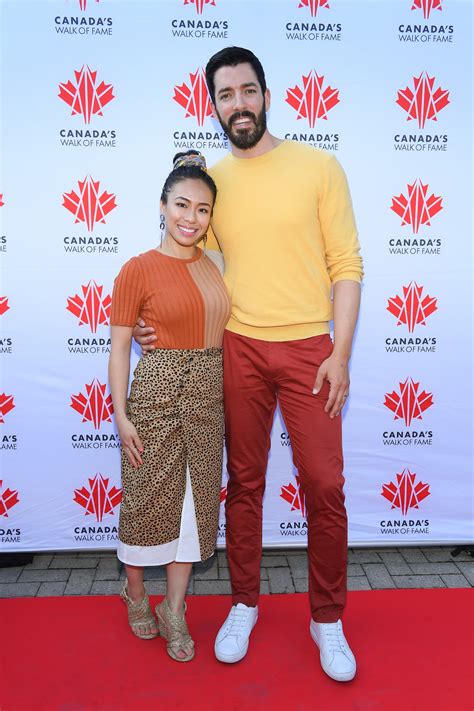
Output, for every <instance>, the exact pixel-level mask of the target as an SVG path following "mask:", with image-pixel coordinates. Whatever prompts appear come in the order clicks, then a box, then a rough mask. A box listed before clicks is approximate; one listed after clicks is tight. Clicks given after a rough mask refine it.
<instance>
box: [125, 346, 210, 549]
mask: <svg viewBox="0 0 474 711" xmlns="http://www.w3.org/2000/svg"><path fill="white" fill-rule="evenodd" d="M127 416H128V417H129V419H130V420H131V421H132V422H133V424H134V425H135V427H136V428H137V432H138V435H139V437H140V439H141V441H142V444H143V446H144V452H143V455H142V460H143V464H142V465H141V466H140V467H139V468H138V469H133V468H132V467H131V465H130V464H129V462H128V459H127V457H126V455H125V453H124V452H123V451H122V486H123V497H122V504H121V508H120V523H119V538H120V540H121V541H122V542H123V543H126V544H128V545H134V546H156V545H160V544H162V543H169V542H170V541H173V540H174V539H176V538H178V537H179V532H180V524H181V512H182V508H183V501H184V493H185V489H186V467H187V466H189V472H190V476H191V484H192V491H193V498H194V507H195V511H196V519H197V529H198V534H199V544H200V552H201V559H202V560H205V559H206V558H209V557H210V556H211V555H212V554H213V553H214V549H215V543H216V536H217V523H218V515H219V503H220V502H219V493H220V484H221V477H222V459H223V441H224V411H223V392H222V349H221V348H206V349H191V350H165V349H157V350H155V351H152V352H151V353H148V354H146V355H144V356H143V357H142V358H141V359H140V361H139V362H138V365H137V367H136V369H135V372H134V378H133V381H132V385H131V388H130V396H129V398H128V400H127Z"/></svg>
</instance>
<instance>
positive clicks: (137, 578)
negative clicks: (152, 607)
mask: <svg viewBox="0 0 474 711" xmlns="http://www.w3.org/2000/svg"><path fill="white" fill-rule="evenodd" d="M125 572H126V574H127V594H128V596H129V598H130V599H131V600H133V602H140V601H141V600H143V598H144V597H145V586H144V584H143V568H141V567H138V566H136V565H125ZM156 629H157V626H156V623H153V622H147V623H143V625H140V633H141V634H153V632H155V631H156Z"/></svg>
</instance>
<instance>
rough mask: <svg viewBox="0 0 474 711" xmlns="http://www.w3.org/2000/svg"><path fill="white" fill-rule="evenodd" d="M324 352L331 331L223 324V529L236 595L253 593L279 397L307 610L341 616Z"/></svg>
mask: <svg viewBox="0 0 474 711" xmlns="http://www.w3.org/2000/svg"><path fill="white" fill-rule="evenodd" d="M331 352H332V341H331V339H330V337H329V335H322V336H314V337H313V338H306V339H302V340H297V341H285V342H268V341H261V340H257V339H254V338H248V337H246V336H240V335H237V334H235V333H231V332H230V331H225V335H224V404H225V422H226V447H227V468H228V473H229V482H228V488H227V500H226V524H227V526H226V538H227V557H228V561H229V571H230V578H231V583H232V601H233V604H234V605H236V604H237V603H239V602H242V603H244V604H245V605H249V606H251V607H253V606H255V605H256V604H257V602H258V596H259V590H260V562H261V554H262V501H263V494H264V491H265V476H266V470H267V460H268V452H269V450H270V433H271V429H272V424H273V414H274V412H275V407H276V404H277V402H278V404H279V406H280V410H281V414H282V416H283V419H284V422H285V426H286V428H287V430H288V434H289V435H290V440H291V446H292V450H293V461H294V464H295V466H296V468H297V469H298V473H299V478H300V482H301V486H302V488H303V492H304V495H305V498H306V510H307V521H308V572H309V597H310V605H311V615H312V618H313V619H314V620H316V621H317V622H335V621H336V620H337V619H338V618H339V617H341V614H342V611H343V609H344V605H345V601H346V569H347V515H346V509H345V506H344V493H343V486H344V477H343V475H342V470H343V458H342V434H341V417H340V416H339V417H335V418H334V419H331V418H330V417H329V415H328V414H327V413H325V412H324V406H325V404H326V401H327V398H328V395H329V383H328V382H327V381H326V382H325V383H324V385H323V387H322V388H321V390H320V392H319V393H318V395H313V394H312V390H313V385H314V381H315V378H316V373H317V369H318V367H319V365H320V364H321V363H322V361H323V360H325V359H326V358H327V357H328V356H329V355H330V354H331Z"/></svg>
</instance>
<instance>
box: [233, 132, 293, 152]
mask: <svg viewBox="0 0 474 711" xmlns="http://www.w3.org/2000/svg"><path fill="white" fill-rule="evenodd" d="M280 143H283V139H281V138H277V137H276V136H272V134H271V133H270V132H269V131H265V133H264V134H263V136H262V137H261V139H260V140H259V142H258V143H257V145H255V146H253V148H246V149H243V148H237V146H234V144H233V143H231V144H230V145H231V151H232V155H233V156H235V157H236V158H258V157H259V156H263V155H264V154H265V153H269V151H272V150H273V149H274V148H276V147H277V146H279V145H280Z"/></svg>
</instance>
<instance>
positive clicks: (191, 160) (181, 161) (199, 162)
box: [173, 153, 207, 171]
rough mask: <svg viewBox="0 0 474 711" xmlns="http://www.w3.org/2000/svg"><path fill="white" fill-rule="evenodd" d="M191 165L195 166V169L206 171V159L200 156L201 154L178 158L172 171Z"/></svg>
mask: <svg viewBox="0 0 474 711" xmlns="http://www.w3.org/2000/svg"><path fill="white" fill-rule="evenodd" d="M193 165H194V166H196V168H201V170H204V171H207V166H206V159H205V158H204V156H203V155H201V153H198V154H197V155H195V154H191V155H187V156H180V157H179V158H177V159H176V160H175V162H174V164H173V170H176V168H183V167H185V168H186V167H188V166H193Z"/></svg>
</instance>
